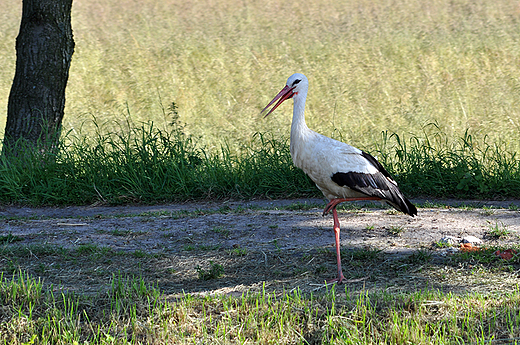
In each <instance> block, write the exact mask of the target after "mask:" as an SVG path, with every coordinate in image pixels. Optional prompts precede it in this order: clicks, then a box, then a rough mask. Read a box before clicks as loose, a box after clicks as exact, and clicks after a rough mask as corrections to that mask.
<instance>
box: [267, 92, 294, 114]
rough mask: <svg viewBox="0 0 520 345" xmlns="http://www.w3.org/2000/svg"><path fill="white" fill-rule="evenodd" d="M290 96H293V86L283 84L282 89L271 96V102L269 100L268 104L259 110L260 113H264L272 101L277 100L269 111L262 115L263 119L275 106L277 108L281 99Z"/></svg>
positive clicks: (281, 101)
mask: <svg viewBox="0 0 520 345" xmlns="http://www.w3.org/2000/svg"><path fill="white" fill-rule="evenodd" d="M292 96H294V92H293V88H291V87H289V86H288V85H285V87H284V88H283V89H282V91H280V92H279V93H278V94H277V95H276V97H275V98H273V100H272V101H271V102H269V104H268V105H267V106H266V107H265V108H264V109H263V110H262V111H261V112H260V114H262V113H264V112H265V111H266V110H267V108H269V107H270V106H271V105H272V104H273V103H274V102H276V101H277V100H278V103H276V104H275V106H274V107H272V108H271V110H269V112H267V114H265V116H264V119H265V118H266V117H267V116H269V114H271V113H272V112H273V111H274V110H275V109H276V108H278V106H279V105H280V104H282V103H283V101H285V100H286V99H289V98H292Z"/></svg>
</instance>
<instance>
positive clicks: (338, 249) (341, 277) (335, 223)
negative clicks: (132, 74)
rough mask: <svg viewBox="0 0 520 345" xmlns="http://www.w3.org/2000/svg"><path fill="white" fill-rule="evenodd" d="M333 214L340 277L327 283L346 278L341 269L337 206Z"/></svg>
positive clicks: (339, 281) (338, 281) (339, 282)
mask: <svg viewBox="0 0 520 345" xmlns="http://www.w3.org/2000/svg"><path fill="white" fill-rule="evenodd" d="M332 216H333V217H334V237H335V240H336V260H337V262H338V278H336V279H332V280H329V281H327V283H338V284H341V282H342V281H343V280H344V279H345V276H343V270H342V269H341V252H340V243H339V232H340V229H339V219H338V212H336V207H334V208H333V209H332Z"/></svg>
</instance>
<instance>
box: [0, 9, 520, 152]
mask: <svg viewBox="0 0 520 345" xmlns="http://www.w3.org/2000/svg"><path fill="white" fill-rule="evenodd" d="M3 7H4V9H3V11H2V13H1V14H0V64H1V66H2V68H1V69H0V109H2V111H0V123H1V126H0V127H1V128H0V130H1V131H3V130H4V124H5V117H6V111H7V99H8V95H9V90H10V87H11V83H12V78H13V75H14V70H15V38H16V35H17V34H18V29H19V23H20V17H21V1H8V2H6V3H5V4H3ZM72 11H73V14H72V18H73V23H72V25H73V30H74V37H75V41H76V50H75V53H74V56H73V60H72V65H71V70H70V79H69V84H68V88H67V104H66V109H65V111H66V113H65V118H64V122H63V124H64V127H65V129H66V130H67V131H69V130H71V131H72V132H71V133H73V134H78V135H86V136H89V135H92V134H93V132H94V130H96V128H98V130H100V131H101V132H105V133H106V132H118V131H121V130H124V129H125V128H127V127H128V126H130V127H138V126H139V125H140V124H141V123H142V122H146V121H149V120H152V121H153V122H154V123H155V125H156V126H157V127H159V128H167V127H168V124H169V123H170V122H171V121H172V118H171V116H170V115H169V114H168V111H167V107H168V106H169V104H171V102H175V103H176V105H177V106H178V111H179V115H180V119H179V120H180V122H181V123H186V125H187V126H186V128H185V130H186V132H187V133H189V134H193V135H195V136H196V137H200V138H199V139H198V140H199V142H200V143H201V144H203V145H205V146H206V148H212V147H216V148H219V147H220V144H221V143H223V142H227V143H228V144H229V145H230V146H231V147H232V148H238V147H240V146H241V145H242V144H245V143H248V142H249V141H251V138H252V135H253V134H254V133H255V132H264V133H265V132H272V133H274V134H275V137H287V136H288V134H289V124H290V121H291V117H290V114H291V111H292V106H290V105H284V106H283V107H281V108H280V110H278V111H277V112H276V113H275V114H274V115H272V116H270V118H268V119H266V120H263V119H262V118H261V117H260V115H259V112H260V110H261V109H262V108H263V107H264V106H265V105H266V104H267V102H268V101H269V100H270V99H271V98H272V97H274V95H276V93H277V92H278V91H279V90H280V89H281V88H282V87H283V86H284V83H285V80H286V78H287V77H288V76H289V75H291V74H292V73H295V72H303V73H304V74H306V75H307V76H308V77H309V79H310V92H309V98H308V103H307V122H308V124H309V126H310V127H311V128H313V129H315V130H317V131H319V132H321V133H323V134H325V135H328V136H332V137H335V138H338V139H342V140H345V141H347V142H349V143H352V144H355V145H357V146H360V147H363V148H365V147H371V146H372V145H373V144H374V142H376V141H378V140H380V139H381V132H382V131H389V132H390V133H392V132H395V133H399V134H400V135H415V136H421V135H422V132H423V131H429V130H430V128H432V127H428V126H426V125H427V124H429V123H437V124H438V126H439V127H440V131H441V132H442V133H444V134H446V135H447V136H448V138H458V137H461V136H462V135H463V133H464V131H465V130H466V129H469V131H470V133H471V134H473V136H474V138H477V139H478V138H483V137H484V136H486V135H487V136H488V139H487V140H488V142H489V141H490V142H494V141H500V142H501V143H502V144H505V145H506V146H507V147H510V148H511V149H513V150H517V149H518V146H519V143H520V117H519V111H520V107H519V103H518V101H519V99H520V97H519V94H518V91H519V89H520V29H519V20H520V3H519V2H518V1H510V0H498V1H485V0H476V1H475V0H451V1H448V0H433V1H430V0H428V1H426V0H419V1H416V0H413V1H412V0H404V1H383V0H376V1H372V0H371V1H367V0H361V1H331V0H316V1H312V2H308V3H306V4H305V5H303V4H302V3H301V2H280V1H250V0H245V1H238V0H226V1H211V0H205V1H184V0H183V1H178V0H166V1H158V0H142V1H130V0H123V1H117V2H115V1H113V2H104V1H99V0H81V1H75V2H74V4H73V10H72ZM425 126H426V127H425ZM425 128H426V129H425ZM1 136H3V133H1V132H0V137H1Z"/></svg>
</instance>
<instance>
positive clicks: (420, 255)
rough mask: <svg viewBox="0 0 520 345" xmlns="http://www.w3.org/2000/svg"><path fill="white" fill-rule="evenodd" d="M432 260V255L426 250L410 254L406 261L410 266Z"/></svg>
mask: <svg viewBox="0 0 520 345" xmlns="http://www.w3.org/2000/svg"><path fill="white" fill-rule="evenodd" d="M431 259H432V253H431V251H429V250H426V249H419V250H416V251H415V252H413V253H412V254H410V255H409V256H408V257H406V258H405V259H404V261H405V262H407V263H410V264H424V263H427V262H429V261H430V260H431Z"/></svg>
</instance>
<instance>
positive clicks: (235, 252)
mask: <svg viewBox="0 0 520 345" xmlns="http://www.w3.org/2000/svg"><path fill="white" fill-rule="evenodd" d="M226 252H227V253H228V254H229V255H233V256H246V255H247V249H246V248H233V249H229V250H227V251H226Z"/></svg>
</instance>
